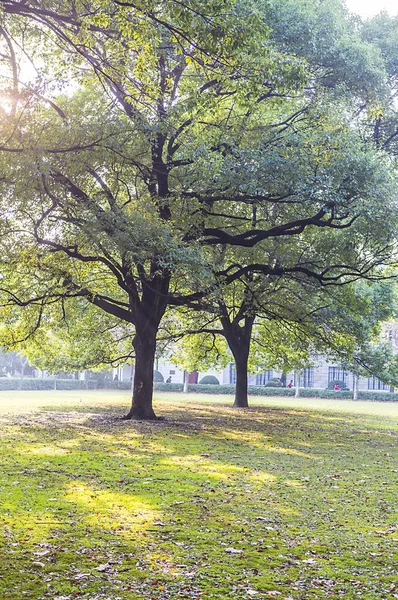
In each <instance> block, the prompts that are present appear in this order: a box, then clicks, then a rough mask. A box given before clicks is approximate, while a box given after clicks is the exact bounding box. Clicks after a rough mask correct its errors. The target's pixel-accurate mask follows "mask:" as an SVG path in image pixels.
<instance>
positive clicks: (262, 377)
mask: <svg viewBox="0 0 398 600" xmlns="http://www.w3.org/2000/svg"><path fill="white" fill-rule="evenodd" d="M271 377H272V370H271V369H269V370H268V371H263V372H262V373H259V374H258V375H256V385H265V384H266V383H267V381H269V380H270V379H271Z"/></svg>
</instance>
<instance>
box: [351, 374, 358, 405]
mask: <svg viewBox="0 0 398 600" xmlns="http://www.w3.org/2000/svg"><path fill="white" fill-rule="evenodd" d="M358 384H359V377H358V376H357V375H354V378H353V386H352V399H353V400H358Z"/></svg>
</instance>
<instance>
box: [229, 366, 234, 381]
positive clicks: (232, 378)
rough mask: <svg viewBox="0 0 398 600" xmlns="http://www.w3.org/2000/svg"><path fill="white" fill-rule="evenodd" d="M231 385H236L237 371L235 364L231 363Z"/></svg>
mask: <svg viewBox="0 0 398 600" xmlns="http://www.w3.org/2000/svg"><path fill="white" fill-rule="evenodd" d="M229 383H236V369H235V365H234V363H229Z"/></svg>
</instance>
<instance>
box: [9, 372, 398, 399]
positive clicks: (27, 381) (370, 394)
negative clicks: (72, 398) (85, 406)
mask: <svg viewBox="0 0 398 600" xmlns="http://www.w3.org/2000/svg"><path fill="white" fill-rule="evenodd" d="M153 387H154V390H155V391H157V392H182V391H183V387H184V386H183V384H182V383H154V385H153ZM86 389H90V390H93V389H116V390H130V389H131V382H130V381H105V382H104V385H101V386H99V385H98V381H97V380H95V379H88V380H87V381H84V380H80V379H79V380H78V379H31V378H24V379H11V378H9V377H0V392H1V391H7V390H32V391H34V390H86ZM188 391H189V392H191V393H194V394H195V393H196V394H228V395H230V396H233V395H234V394H235V385H233V384H219V385H214V384H213V385H211V384H199V383H190V384H189V385H188ZM248 392H249V395H250V396H282V397H283V396H294V394H295V390H294V389H292V388H280V387H274V388H271V387H265V386H263V385H261V386H259V385H249V386H248ZM358 394H359V399H360V400H377V401H379V402H380V401H381V402H398V393H392V392H385V391H379V390H368V391H362V390H359V392H358ZM300 396H301V397H302V398H334V399H339V398H341V399H347V400H351V399H352V391H351V390H341V391H336V392H335V391H334V390H328V389H318V388H300Z"/></svg>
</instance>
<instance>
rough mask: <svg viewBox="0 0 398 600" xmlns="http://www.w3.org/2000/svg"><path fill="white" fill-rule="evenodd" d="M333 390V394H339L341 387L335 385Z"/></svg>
mask: <svg viewBox="0 0 398 600" xmlns="http://www.w3.org/2000/svg"><path fill="white" fill-rule="evenodd" d="M333 389H334V391H335V392H339V391H340V390H341V387H340V386H339V384H338V383H335V384H334V388H333Z"/></svg>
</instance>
